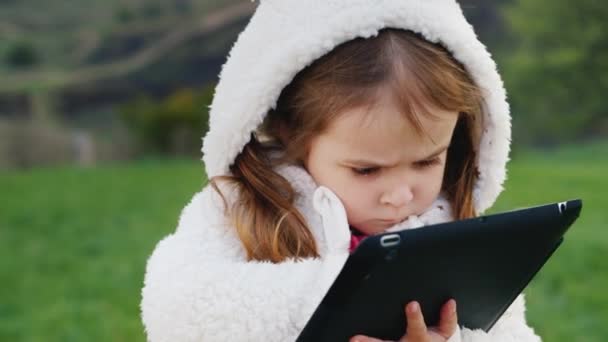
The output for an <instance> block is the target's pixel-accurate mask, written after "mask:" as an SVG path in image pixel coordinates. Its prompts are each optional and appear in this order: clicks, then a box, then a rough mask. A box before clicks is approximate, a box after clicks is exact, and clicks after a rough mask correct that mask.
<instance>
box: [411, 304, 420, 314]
mask: <svg viewBox="0 0 608 342" xmlns="http://www.w3.org/2000/svg"><path fill="white" fill-rule="evenodd" d="M418 309H419V307H418V303H417V302H413V303H412V304H411V305H410V313H416V312H418Z"/></svg>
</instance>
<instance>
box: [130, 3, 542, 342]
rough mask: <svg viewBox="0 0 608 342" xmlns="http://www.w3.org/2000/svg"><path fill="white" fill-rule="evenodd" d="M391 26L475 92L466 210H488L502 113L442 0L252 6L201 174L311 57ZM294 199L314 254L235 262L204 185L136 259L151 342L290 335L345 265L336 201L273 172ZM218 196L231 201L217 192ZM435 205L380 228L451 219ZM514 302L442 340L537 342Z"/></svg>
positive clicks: (474, 51)
mask: <svg viewBox="0 0 608 342" xmlns="http://www.w3.org/2000/svg"><path fill="white" fill-rule="evenodd" d="M385 27H393V28H402V29H407V30H412V31H415V32H418V33H420V34H422V35H423V36H424V37H425V38H426V39H428V40H429V41H432V42H439V43H441V44H443V45H444V46H446V47H447V48H448V50H450V51H451V52H452V54H453V55H454V57H455V58H456V59H457V60H459V61H460V62H461V63H462V64H463V65H464V66H465V67H466V68H467V70H468V71H469V73H470V74H471V76H472V77H473V79H474V80H475V82H476V83H477V84H478V85H479V86H480V88H481V89H482V92H483V96H484V100H485V107H484V130H483V135H482V140H481V145H480V146H479V156H478V160H477V166H478V169H479V172H480V177H479V180H478V181H477V183H476V184H475V190H474V205H475V208H476V210H477V212H479V213H481V212H483V211H484V210H485V209H487V208H488V207H490V206H491V205H492V204H493V203H494V201H495V199H496V197H497V196H498V194H499V193H500V191H501V190H502V183H503V181H504V179H505V175H506V172H505V170H506V169H505V165H506V163H507V161H508V153H509V144H510V134H511V126H510V116H509V106H508V104H507V102H506V95H505V90H504V88H503V84H502V81H501V79H500V76H499V75H498V73H497V71H496V65H495V63H494V61H493V60H492V58H491V57H490V54H489V53H488V52H487V50H486V48H485V47H484V46H483V45H482V44H481V43H480V42H479V40H478V39H477V37H476V35H475V33H474V31H473V29H472V27H471V26H470V25H469V24H468V23H467V22H466V20H465V18H464V16H463V14H462V11H461V9H460V7H459V5H458V4H457V3H456V2H455V1H454V0H374V1H370V0H263V1H262V2H261V4H260V5H259V7H258V8H257V10H256V12H255V14H254V16H253V17H252V19H251V21H250V23H249V25H248V26H247V28H246V29H245V30H244V31H243V32H242V33H241V34H240V36H239V38H238V40H237V42H236V43H235V45H234V47H233V48H232V50H231V52H230V55H229V58H228V61H227V62H226V64H225V65H224V66H223V68H222V72H221V74H220V81H219V83H218V85H217V88H216V93H215V96H214V100H213V103H212V105H211V111H210V130H209V132H208V134H207V136H206V137H205V139H204V142H203V152H204V157H203V159H204V162H205V167H206V171H207V175H208V176H209V177H213V176H216V175H221V174H226V173H228V166H229V165H230V164H231V163H232V162H233V160H234V158H235V157H236V156H237V154H238V153H239V152H240V151H241V150H242V148H243V146H244V145H245V144H246V143H247V141H248V140H249V137H250V133H251V132H252V131H254V130H255V129H256V128H257V126H258V125H259V124H260V123H261V122H262V120H263V119H264V116H265V115H266V113H267V112H268V110H269V109H271V108H273V107H274V106H275V104H276V101H277V99H278V96H279V95H280V92H281V90H282V89H283V88H284V87H285V86H286V85H287V84H289V82H290V81H291V80H292V79H293V77H294V76H295V75H296V74H297V73H298V72H299V71H300V70H302V69H303V68H304V67H306V66H307V65H309V64H311V63H312V62H313V61H314V60H315V59H317V58H319V57H321V56H323V55H324V54H326V53H328V52H329V51H331V50H332V49H333V48H334V47H336V46H337V45H339V44H341V43H343V42H346V41H348V40H351V39H354V38H356V37H372V36H374V35H376V34H377V33H378V31H379V30H380V29H382V28H385ZM278 171H279V172H280V173H281V174H282V175H283V176H284V177H285V178H286V179H288V180H289V181H290V182H291V184H292V185H293V186H294V188H295V189H296V191H297V192H298V193H300V196H299V197H298V199H297V201H296V206H297V208H298V209H299V210H300V212H301V213H302V215H303V216H304V217H305V218H306V220H307V223H308V225H309V227H310V229H311V231H312V233H313V235H314V237H315V239H316V241H317V245H318V247H319V253H320V255H321V258H318V259H305V260H303V261H300V262H294V261H293V260H290V261H287V262H283V263H280V264H272V263H269V262H247V261H246V258H245V255H244V250H243V248H242V244H241V242H240V240H239V239H238V237H237V236H236V232H235V230H234V228H233V227H231V226H230V224H229V221H228V220H227V218H226V217H225V214H224V210H223V209H224V208H223V202H222V200H221V199H220V197H219V196H218V195H217V194H216V193H215V192H214V191H213V190H212V189H211V188H210V187H206V188H205V189H203V191H201V192H199V193H197V194H196V195H195V196H194V197H193V199H192V201H191V202H190V203H189V204H188V205H187V206H186V207H185V208H184V210H183V212H182V214H181V218H180V221H179V225H178V228H177V230H176V232H175V233H174V234H171V235H169V236H167V237H166V238H164V239H163V240H162V241H160V242H159V244H158V245H157V246H156V249H155V250H154V252H153V254H152V256H151V257H150V259H149V260H148V264H147V269H146V276H145V284H144V288H143V290H142V296H143V298H142V302H141V309H142V319H143V323H144V326H145V329H146V333H147V336H148V340H149V341H152V342H160V341H171V342H177V341H184V342H186V341H228V340H230V341H290V340H294V339H295V337H296V336H298V334H299V332H300V331H301V329H302V328H303V326H304V325H305V323H306V322H307V320H308V318H309V317H310V315H311V314H312V312H313V311H314V309H315V308H316V306H317V305H318V303H319V302H320V301H321V299H322V298H323V296H324V295H325V293H326V291H327V289H328V288H329V286H330V285H331V283H332V282H333V280H334V279H335V277H336V275H337V274H338V272H339V271H340V269H341V268H342V266H343V264H344V262H345V260H346V258H347V257H348V246H349V241H350V235H349V234H350V232H349V227H348V223H347V220H346V214H345V210H344V207H343V206H342V203H340V201H339V200H338V198H337V197H336V196H335V195H334V194H333V193H332V192H331V191H330V190H329V189H326V188H323V187H317V186H316V184H315V183H314V181H313V180H312V178H311V177H310V176H309V175H308V174H307V173H306V171H305V170H303V169H300V168H298V167H294V166H285V167H281V168H280V169H279V170H278ZM223 190H224V192H226V193H227V194H228V196H227V197H228V200H229V202H230V201H233V200H234V198H235V196H234V194H233V193H231V192H230V189H227V188H224V189H223ZM449 209H450V206H449V205H448V203H447V201H445V199H443V198H441V197H440V198H439V199H437V200H436V202H435V203H434V204H433V205H432V206H431V207H430V208H429V209H428V210H427V211H426V212H425V213H424V214H422V215H420V216H418V217H410V218H408V219H407V220H406V221H404V222H402V223H400V224H398V225H396V226H394V227H392V228H391V229H390V230H391V231H395V230H401V229H411V228H418V227H421V226H425V225H429V224H433V223H440V222H445V221H448V220H451V219H452V217H451V213H450V212H449ZM524 307H525V306H524V301H523V297H521V296H520V297H518V299H517V300H516V301H515V302H514V303H513V305H512V306H511V307H510V308H509V310H508V311H507V312H506V313H505V314H504V315H503V316H502V318H501V319H500V320H499V321H498V322H497V324H496V325H495V326H494V328H493V329H492V330H491V331H490V332H489V333H485V332H483V331H471V330H468V329H466V328H463V329H462V330H460V329H459V331H458V332H457V333H456V334H455V335H454V336H453V337H452V339H450V341H451V342H456V341H465V342H481V341H496V342H503V341H539V340H540V339H539V338H538V336H536V335H535V334H534V332H533V330H532V329H531V328H530V327H528V326H527V324H526V321H525V315H524Z"/></svg>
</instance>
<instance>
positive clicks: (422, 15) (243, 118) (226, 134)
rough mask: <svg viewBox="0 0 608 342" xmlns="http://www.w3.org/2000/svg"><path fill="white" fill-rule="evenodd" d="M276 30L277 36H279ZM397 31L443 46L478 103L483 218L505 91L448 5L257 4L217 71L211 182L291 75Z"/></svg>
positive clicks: (363, 1) (208, 151) (503, 135)
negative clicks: (341, 48)
mask: <svg viewBox="0 0 608 342" xmlns="http://www.w3.org/2000/svg"><path fill="white" fill-rule="evenodd" d="M277 28H280V29H277ZM383 28H400V29H406V30H411V31H414V32H417V33H419V34H421V35H422V36H423V37H425V38H426V39H427V40H428V41H431V42H434V43H441V44H442V45H443V46H445V47H446V48H447V49H448V50H449V51H450V52H451V53H452V55H453V56H454V58H456V59H457V60H458V61H459V62H460V63H462V64H463V65H464V66H465V68H466V69H467V71H468V72H469V74H470V75H471V77H472V78H473V80H474V81H475V82H476V84H477V85H478V86H479V87H480V88H481V91H482V95H483V97H484V100H485V101H484V102H485V104H484V119H483V123H484V127H483V131H482V136H481V141H480V146H479V153H478V160H477V164H478V165H477V167H478V170H479V179H478V180H477V183H476V184H475V188H474V193H473V199H474V205H475V209H476V211H477V212H478V213H482V212H483V211H485V210H486V209H487V208H489V207H490V206H491V205H492V204H493V203H494V201H495V200H496V198H497V197H498V195H499V193H500V192H501V191H502V184H503V182H504V180H505V177H506V163H507V161H508V154H509V146H510V137H511V122H510V115H509V105H508V104H507V102H506V94H505V89H504V86H503V83H502V80H501V78H500V76H499V74H498V72H497V70H496V64H495V63H494V61H493V60H492V58H491V56H490V54H489V53H488V51H487V50H486V48H485V46H484V45H483V44H482V43H481V42H480V41H479V40H478V39H477V36H476V35H475V32H474V31H473V28H472V26H471V25H470V24H469V23H468V22H467V21H466V19H465V17H464V15H463V13H462V10H461V8H460V6H459V5H458V3H457V2H456V1H454V0H374V1H370V0H262V1H260V4H259V6H258V8H257V10H256V12H255V14H254V15H253V17H252V18H251V21H250V22H249V24H248V26H247V27H246V28H245V30H244V31H243V32H242V33H241V34H240V35H239V37H238V39H237V41H236V43H235V44H234V46H233V48H232V50H231V51H230V54H229V58H228V61H227V62H226V63H225V64H224V66H223V67H222V71H221V73H220V80H219V83H218V85H217V88H216V92H215V97H214V99H213V103H212V104H211V106H210V114H209V116H210V121H209V131H208V133H207V135H206V136H205V138H204V141H203V148H202V151H203V154H204V156H203V161H204V162H205V167H206V171H207V176H208V177H209V178H211V177H213V176H217V175H221V174H226V173H228V172H229V169H228V168H229V166H230V164H232V162H233V161H234V159H235V158H236V156H237V155H238V154H239V153H240V152H241V151H242V149H243V147H244V146H245V144H246V143H247V142H248V141H249V139H250V134H251V132H253V131H255V129H256V128H257V127H258V126H259V125H260V123H261V122H262V121H263V120H264V117H265V116H266V113H267V112H268V111H269V110H270V109H272V108H274V107H275V105H276V102H277V100H278V98H279V95H280V94H281V91H282V90H283V88H284V87H285V86H287V85H288V84H289V83H290V82H291V80H292V79H293V78H294V77H295V76H296V74H297V73H298V72H299V71H301V70H303V69H304V68H305V67H306V66H308V65H310V64H312V62H313V61H315V60H316V59H318V58H320V57H322V56H323V55H325V54H327V53H328V52H330V51H331V50H333V49H334V48H335V47H336V46H338V45H340V44H342V43H344V42H347V41H349V40H352V39H355V38H358V37H362V38H369V37H372V36H375V35H377V34H378V32H379V31H380V30H381V29H383Z"/></svg>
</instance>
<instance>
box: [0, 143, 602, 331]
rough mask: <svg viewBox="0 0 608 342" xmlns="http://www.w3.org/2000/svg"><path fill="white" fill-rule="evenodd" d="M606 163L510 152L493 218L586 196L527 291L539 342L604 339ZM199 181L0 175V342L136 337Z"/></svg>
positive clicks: (167, 176) (131, 168)
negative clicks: (163, 253) (145, 295)
mask: <svg viewBox="0 0 608 342" xmlns="http://www.w3.org/2000/svg"><path fill="white" fill-rule="evenodd" d="M607 155H608V144H606V143H603V144H594V145H590V146H584V147H578V146H572V147H567V148H563V149H560V150H558V151H553V152H521V153H518V154H516V155H515V156H514V161H513V162H512V163H511V165H510V172H509V180H508V182H507V184H506V190H505V192H504V194H503V195H502V197H501V198H500V200H499V202H498V203H497V205H496V206H495V207H494V208H493V210H492V211H500V210H508V209H513V208H516V207H525V206H530V205H535V204H541V203H546V202H552V201H557V200H565V199H570V198H575V197H576V198H578V197H580V198H582V199H583V200H584V209H583V213H582V216H581V219H580V220H579V221H578V223H577V224H576V225H575V227H574V228H573V229H572V230H571V231H570V232H569V233H568V235H567V238H566V242H565V243H564V244H563V245H562V247H561V248H560V249H559V250H558V251H557V252H556V254H555V256H554V257H553V258H552V259H551V260H550V261H549V263H548V264H547V265H546V267H545V268H543V270H542V271H541V272H540V273H539V275H538V276H537V277H536V278H535V279H534V280H533V282H532V284H531V285H530V286H529V287H528V288H527V289H526V293H527V299H528V317H529V321H530V324H531V325H532V326H533V327H534V328H535V329H536V330H537V332H539V334H540V335H541V336H543V338H544V339H545V340H546V341H568V342H571V341H590V342H591V341H606V340H608V325H606V322H607V321H608V291H606V286H608V258H607V257H608V211H607V210H606V208H608V199H607V198H606V195H607V194H608V191H607V190H608V180H607V178H606V176H607V175H608V158H606V156H607ZM602 158H603V159H602ZM203 183H204V175H203V173H202V165H201V164H200V163H198V162H196V161H194V162H193V161H147V162H138V163H134V164H129V165H116V166H103V167H99V168H96V169H74V168H53V169H44V170H34V171H28V172H3V173H0V203H1V205H0V284H2V286H0V340H1V341H144V340H145V338H144V335H143V330H142V326H141V323H140V318H139V307H138V305H139V301H140V288H141V284H142V279H143V272H144V265H145V260H146V258H147V256H148V255H149V254H150V253H151V252H152V249H153V248H154V245H155V243H156V242H157V241H158V240H159V239H160V238H161V237H162V236H164V235H165V234H167V233H169V232H171V231H173V229H174V228H175V225H176V223H177V219H178V215H179V212H180V210H181V208H182V207H183V206H184V205H185V204H186V203H187V201H188V200H189V199H190V197H191V196H192V194H193V193H194V192H195V191H197V190H198V189H200V188H201V187H202V185H203Z"/></svg>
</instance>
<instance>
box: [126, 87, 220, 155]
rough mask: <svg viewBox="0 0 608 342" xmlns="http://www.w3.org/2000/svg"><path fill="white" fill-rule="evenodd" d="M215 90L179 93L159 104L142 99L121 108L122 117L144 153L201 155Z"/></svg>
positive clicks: (182, 91) (206, 88)
mask: <svg viewBox="0 0 608 342" xmlns="http://www.w3.org/2000/svg"><path fill="white" fill-rule="evenodd" d="M214 88H215V87H214V86H207V87H205V88H203V89H200V90H197V89H191V88H184V89H179V90H176V91H175V92H173V93H172V94H170V95H169V96H167V97H166V98H164V99H161V100H159V101H155V100H154V99H152V98H150V97H149V96H146V95H143V96H139V97H138V98H136V99H135V100H133V101H131V102H129V103H127V104H125V105H124V106H122V107H121V109H120V113H121V117H122V119H123V120H124V121H125V123H126V124H127V126H128V127H129V128H130V129H131V131H132V132H133V134H134V135H135V137H136V138H137V140H138V142H139V145H140V150H141V151H142V152H144V153H154V154H165V155H182V156H183V155H198V154H199V151H200V147H201V137H202V136H203V135H204V134H205V133H206V132H207V129H208V126H207V121H208V118H209V112H208V111H209V105H210V104H211V100H212V98H213V90H214Z"/></svg>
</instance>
